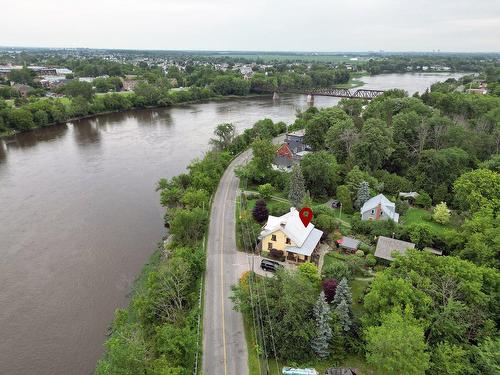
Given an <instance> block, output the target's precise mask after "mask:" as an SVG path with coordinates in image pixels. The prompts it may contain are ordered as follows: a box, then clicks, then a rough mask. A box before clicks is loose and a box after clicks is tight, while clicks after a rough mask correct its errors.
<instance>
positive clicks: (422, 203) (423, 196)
mask: <svg viewBox="0 0 500 375" xmlns="http://www.w3.org/2000/svg"><path fill="white" fill-rule="evenodd" d="M415 205H417V206H419V207H423V208H430V207H431V205H432V199H431V197H430V195H429V194H427V193H426V192H425V191H421V192H419V195H418V197H416V198H415Z"/></svg>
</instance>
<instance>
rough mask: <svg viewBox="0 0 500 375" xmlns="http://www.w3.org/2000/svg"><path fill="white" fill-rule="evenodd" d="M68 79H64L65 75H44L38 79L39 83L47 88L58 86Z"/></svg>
mask: <svg viewBox="0 0 500 375" xmlns="http://www.w3.org/2000/svg"><path fill="white" fill-rule="evenodd" d="M69 81H70V80H69V79H66V78H65V76H45V77H43V79H41V80H40V84H41V85H42V86H43V87H45V88H48V89H53V88H56V87H60V86H63V85H65V84H66V83H68V82H69Z"/></svg>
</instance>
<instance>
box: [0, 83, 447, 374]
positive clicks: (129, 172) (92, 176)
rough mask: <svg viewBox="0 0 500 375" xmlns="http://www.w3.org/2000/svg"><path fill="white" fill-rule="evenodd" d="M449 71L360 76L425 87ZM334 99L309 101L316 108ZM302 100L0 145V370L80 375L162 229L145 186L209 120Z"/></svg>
mask: <svg viewBox="0 0 500 375" xmlns="http://www.w3.org/2000/svg"><path fill="white" fill-rule="evenodd" d="M450 76H457V75H451V74H390V75H380V76H375V77H364V78H363V81H365V82H366V85H365V86H364V88H373V89H389V88H402V89H405V90H407V91H409V92H410V94H412V93H413V92H415V91H420V92H423V91H424V90H425V89H426V88H427V87H429V86H430V84H432V83H433V82H436V81H439V80H444V79H446V78H448V77H450ZM337 102H338V99H336V98H328V97H317V98H316V103H315V104H316V106H318V107H325V106H332V105H335V104H336V103H337ZM305 108H306V100H305V96H303V95H284V96H283V97H282V98H281V99H280V100H279V101H275V102H273V101H272V100H271V99H270V98H249V99H238V100H228V101H219V102H208V103H202V104H192V105H183V106H178V107H173V108H167V109H154V110H137V111H131V112H127V113H117V114H110V115H103V116H100V117H97V118H94V119H86V120H81V121H76V122H74V123H68V124H64V125H58V126H52V127H49V128H44V129H39V130H35V131H32V132H28V133H24V134H20V135H17V136H15V137H11V138H8V139H4V140H0V207H1V211H0V213H1V214H0V256H1V262H0V285H1V288H0V373H1V374H3V375H28V374H38V375H49V374H50V375H59V374H60V375H63V374H64V375H67V374H74V375H87V374H90V373H92V371H93V369H94V367H95V363H96V361H97V360H98V359H99V357H100V356H101V355H102V353H103V346H102V344H103V342H104V341H105V338H106V336H105V335H106V332H107V327H108V326H109V324H110V322H111V321H112V319H113V312H114V310H115V309H116V308H118V307H123V306H125V305H126V303H127V292H128V291H129V290H130V286H131V284H132V282H133V281H134V279H135V277H136V276H137V275H138V273H139V272H140V270H141V268H142V266H143V264H144V263H145V262H146V261H147V259H148V257H149V256H150V254H151V253H152V251H153V250H154V249H155V246H156V243H157V242H158V241H159V240H160V239H161V237H162V234H163V227H162V224H163V220H162V216H163V210H162V208H161V207H160V205H159V198H158V195H157V193H156V192H155V191H154V185H155V183H156V182H157V181H158V179H159V178H160V177H167V178H168V177H172V176H175V175H176V174H179V173H180V172H182V171H184V170H185V168H186V166H187V164H188V163H189V161H190V160H192V159H194V158H196V157H200V156H202V155H203V153H204V152H205V151H206V150H207V149H208V140H209V139H210V137H211V135H212V131H213V129H214V126H215V125H216V124H219V123H222V122H231V123H233V124H235V126H236V128H237V130H238V131H240V132H241V131H242V130H243V129H245V128H247V127H250V126H251V125H252V124H253V123H254V122H255V121H257V120H259V119H262V118H265V117H268V118H271V119H273V120H274V121H285V122H287V123H290V122H292V121H293V119H294V117H295V113H296V110H297V109H305Z"/></svg>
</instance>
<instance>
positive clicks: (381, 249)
mask: <svg viewBox="0 0 500 375" xmlns="http://www.w3.org/2000/svg"><path fill="white" fill-rule="evenodd" d="M414 248H415V244H414V243H411V242H406V241H401V240H396V239H395V238H389V237H384V236H379V238H378V241H377V247H376V249H375V256H376V257H377V258H380V259H385V260H388V261H393V260H394V258H393V257H392V254H393V253H394V252H398V253H400V254H402V255H405V254H406V250H408V249H414Z"/></svg>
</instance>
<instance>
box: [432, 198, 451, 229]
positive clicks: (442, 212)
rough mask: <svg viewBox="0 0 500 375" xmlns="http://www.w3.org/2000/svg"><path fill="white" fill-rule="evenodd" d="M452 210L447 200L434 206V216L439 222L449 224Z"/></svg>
mask: <svg viewBox="0 0 500 375" xmlns="http://www.w3.org/2000/svg"><path fill="white" fill-rule="evenodd" d="M450 216H451V215H450V210H449V209H448V206H447V205H446V203H445V202H441V203H439V204H438V205H436V207H435V208H434V214H433V215H432V218H433V219H434V221H435V222H437V223H439V224H447V223H448V222H449V221H450Z"/></svg>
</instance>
